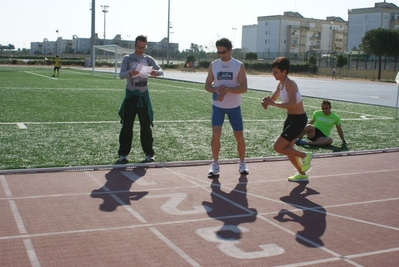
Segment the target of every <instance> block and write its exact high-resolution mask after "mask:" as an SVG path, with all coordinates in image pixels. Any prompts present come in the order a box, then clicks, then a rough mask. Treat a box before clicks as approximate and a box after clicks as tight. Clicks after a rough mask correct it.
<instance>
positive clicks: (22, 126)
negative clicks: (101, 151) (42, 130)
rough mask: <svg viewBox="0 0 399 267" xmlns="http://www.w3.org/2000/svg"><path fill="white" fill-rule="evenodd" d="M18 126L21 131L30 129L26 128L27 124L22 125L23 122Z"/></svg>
mask: <svg viewBox="0 0 399 267" xmlns="http://www.w3.org/2000/svg"><path fill="white" fill-rule="evenodd" d="M17 126H18V128H19V129H21V130H25V129H28V128H27V127H26V125H25V123H22V122H18V123H17Z"/></svg>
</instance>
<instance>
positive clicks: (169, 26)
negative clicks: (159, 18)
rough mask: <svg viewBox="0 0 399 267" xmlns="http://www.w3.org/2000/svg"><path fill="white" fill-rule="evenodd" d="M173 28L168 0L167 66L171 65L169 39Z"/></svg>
mask: <svg viewBox="0 0 399 267" xmlns="http://www.w3.org/2000/svg"><path fill="white" fill-rule="evenodd" d="M172 28H173V27H172V25H171V23H170V0H168V31H167V33H168V36H167V43H166V64H169V58H170V55H169V43H170V41H169V37H170V29H172Z"/></svg>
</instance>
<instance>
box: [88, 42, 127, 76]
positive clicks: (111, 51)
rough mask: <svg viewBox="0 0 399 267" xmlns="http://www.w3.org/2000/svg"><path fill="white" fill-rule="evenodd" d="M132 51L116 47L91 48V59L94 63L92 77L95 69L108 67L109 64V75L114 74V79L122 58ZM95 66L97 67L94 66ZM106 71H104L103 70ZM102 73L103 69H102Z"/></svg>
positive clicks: (99, 46)
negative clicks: (110, 69) (111, 69)
mask: <svg viewBox="0 0 399 267" xmlns="http://www.w3.org/2000/svg"><path fill="white" fill-rule="evenodd" d="M133 52H134V50H133V49H127V48H123V47H120V46H118V45H95V46H93V58H94V62H93V64H92V75H94V72H95V70H96V68H97V70H98V68H100V67H102V66H104V65H106V66H110V64H112V65H113V67H114V68H113V69H114V70H113V71H110V72H111V73H112V72H114V75H115V78H116V77H117V75H118V67H119V66H120V65H121V63H122V58H123V57H124V56H125V55H128V54H131V53H133ZM96 65H97V66H96ZM105 70H106V69H105ZM102 71H104V69H102Z"/></svg>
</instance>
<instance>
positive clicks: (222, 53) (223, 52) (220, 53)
mask: <svg viewBox="0 0 399 267" xmlns="http://www.w3.org/2000/svg"><path fill="white" fill-rule="evenodd" d="M227 51H229V50H227V49H226V50H224V51H220V52H219V51H217V52H216V53H218V54H219V55H224V54H226V53H227Z"/></svg>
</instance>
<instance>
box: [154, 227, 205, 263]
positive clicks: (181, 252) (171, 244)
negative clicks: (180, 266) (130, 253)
mask: <svg viewBox="0 0 399 267" xmlns="http://www.w3.org/2000/svg"><path fill="white" fill-rule="evenodd" d="M150 230H151V232H153V233H154V234H155V235H156V236H157V237H158V238H159V239H161V240H162V241H163V242H165V244H166V245H168V247H170V248H171V249H173V250H174V251H175V252H176V253H177V254H179V256H181V257H182V258H183V259H185V260H186V261H187V262H188V263H189V264H190V265H191V266H198V267H200V266H201V265H199V264H198V262H196V261H195V260H194V259H192V258H191V257H190V256H188V255H187V254H186V253H185V252H184V251H183V250H181V249H180V248H179V247H178V246H176V245H175V244H174V243H173V242H172V241H170V240H169V239H168V238H167V237H166V236H164V235H163V234H161V232H159V231H158V230H157V229H155V228H153V227H151V228H150Z"/></svg>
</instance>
